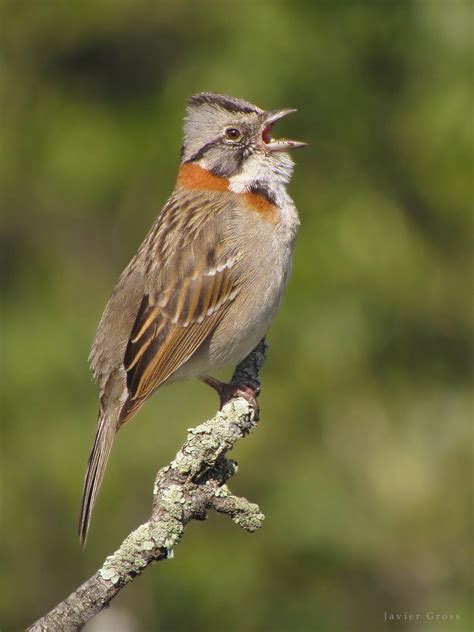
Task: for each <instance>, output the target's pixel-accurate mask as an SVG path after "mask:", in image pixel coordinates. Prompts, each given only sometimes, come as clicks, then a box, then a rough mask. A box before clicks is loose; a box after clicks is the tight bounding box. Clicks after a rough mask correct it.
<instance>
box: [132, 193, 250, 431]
mask: <svg viewBox="0 0 474 632" xmlns="http://www.w3.org/2000/svg"><path fill="white" fill-rule="evenodd" d="M200 197H202V199H199V198H200ZM183 198H184V199H183ZM209 200H210V201H209ZM230 204H231V199H230V198H228V197H227V196H222V195H219V196H213V195H212V194H211V195H210V194H209V193H208V192H207V193H206V194H204V195H203V194H202V193H197V192H193V195H192V197H189V199H186V196H183V195H181V196H179V199H178V200H177V201H175V202H174V203H173V199H172V200H171V202H170V204H169V205H168V206H167V207H165V209H164V211H163V213H162V216H161V217H160V221H159V223H158V224H157V227H156V228H155V230H154V229H152V231H151V232H150V234H149V236H148V238H147V240H146V241H145V243H144V245H143V252H144V253H146V262H145V261H144V263H146V265H147V270H146V275H147V283H146V290H145V294H144V296H143V298H142V301H141V304H140V307H139V310H138V314H137V316H136V319H135V323H134V325H133V328H132V331H131V334H130V337H129V340H128V344H127V347H126V351H125V356H124V362H123V366H124V369H125V371H126V376H127V389H128V398H127V401H126V402H125V404H124V406H123V408H122V413H121V415H120V423H124V422H125V421H126V420H127V419H129V418H130V417H131V415H132V414H134V413H135V412H136V410H138V408H139V407H140V406H141V405H142V404H143V402H144V401H145V400H146V399H147V398H148V397H149V396H150V395H151V393H152V392H153V391H154V390H155V389H156V388H158V387H159V386H160V385H161V384H163V382H165V381H166V380H167V379H168V378H170V377H171V376H172V375H173V374H174V373H175V372H176V371H177V370H178V369H179V367H181V366H182V365H183V364H184V363H185V362H186V361H187V360H188V359H189V358H190V357H191V356H192V355H193V354H194V353H195V352H196V351H197V349H198V348H199V346H200V345H201V344H202V343H203V342H204V340H205V339H206V338H207V337H208V336H209V335H210V334H211V333H212V331H213V330H214V329H215V327H216V326H217V324H218V323H219V321H220V320H221V318H222V317H223V315H224V314H225V313H226V311H227V309H228V308H229V306H230V304H231V303H232V301H233V300H234V299H235V297H236V296H237V294H238V292H239V286H240V283H239V274H238V268H239V266H238V255H237V253H236V252H235V250H233V249H232V247H231V246H230V244H229V243H228V239H227V237H226V233H227V230H228V226H227V224H228V221H226V219H227V220H228V217H229V213H231V208H230ZM139 255H140V253H139Z"/></svg>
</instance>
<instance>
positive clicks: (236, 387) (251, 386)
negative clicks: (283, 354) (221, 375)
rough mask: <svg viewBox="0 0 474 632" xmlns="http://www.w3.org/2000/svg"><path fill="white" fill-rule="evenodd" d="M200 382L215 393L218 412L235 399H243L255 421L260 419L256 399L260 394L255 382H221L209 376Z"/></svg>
mask: <svg viewBox="0 0 474 632" xmlns="http://www.w3.org/2000/svg"><path fill="white" fill-rule="evenodd" d="M201 380H202V381H203V382H204V383H205V384H207V385H208V386H210V387H211V388H213V389H214V390H215V391H217V393H218V395H219V400H220V410H222V407H223V406H224V405H225V404H227V403H228V402H230V400H231V399H234V398H235V397H243V398H244V399H246V400H247V401H248V403H249V404H250V406H252V408H253V409H254V411H255V419H256V420H257V421H258V419H259V418H260V407H259V405H258V401H257V397H258V396H259V394H260V386H259V385H258V384H257V383H256V382H251V381H244V380H239V381H237V382H229V383H226V382H221V381H220V380H216V379H215V378H214V377H211V376H210V375H206V376H204V377H202V378H201Z"/></svg>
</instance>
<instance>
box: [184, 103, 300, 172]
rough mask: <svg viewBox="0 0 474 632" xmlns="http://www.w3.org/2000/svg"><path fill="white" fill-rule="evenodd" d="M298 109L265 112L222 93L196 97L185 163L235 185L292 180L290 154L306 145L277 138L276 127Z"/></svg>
mask: <svg viewBox="0 0 474 632" xmlns="http://www.w3.org/2000/svg"><path fill="white" fill-rule="evenodd" d="M295 111H296V110H294V109H285V110H271V111H265V110H262V109H261V108H259V107H257V106H256V105H253V104H252V103H249V102H248V101H244V100H242V99H237V98H235V97H231V96H227V95H223V94H213V93H210V92H201V93H200V94H196V95H194V96H192V97H191V98H190V99H189V100H188V108H187V114H186V119H185V123H184V141H183V149H182V162H183V163H194V164H197V165H199V166H200V167H203V168H204V169H207V170H209V171H211V172H212V173H213V174H214V175H216V176H221V177H224V178H229V179H230V180H231V181H232V180H233V179H235V178H239V179H240V180H242V181H247V180H248V181H252V180H262V179H263V180H266V179H269V178H270V179H271V178H272V177H276V178H277V179H278V180H280V181H282V182H287V181H288V180H289V178H290V176H291V172H292V167H293V161H292V160H291V158H290V156H289V155H288V153H287V152H288V151H289V150H291V149H296V148H298V147H304V146H305V145H306V143H302V142H299V141H296V140H289V139H285V138H282V139H274V138H273V136H272V127H273V125H274V124H275V123H276V121H278V120H279V119H281V118H283V117H284V116H286V115H287V114H290V113H291V112H295Z"/></svg>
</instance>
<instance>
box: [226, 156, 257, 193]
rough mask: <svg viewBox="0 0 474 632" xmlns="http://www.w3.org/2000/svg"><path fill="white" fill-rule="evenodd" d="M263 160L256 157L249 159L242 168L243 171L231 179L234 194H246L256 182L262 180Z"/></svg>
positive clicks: (231, 188) (230, 183) (230, 186)
mask: <svg viewBox="0 0 474 632" xmlns="http://www.w3.org/2000/svg"><path fill="white" fill-rule="evenodd" d="M262 162H263V161H262V160H261V159H260V160H259V159H258V158H257V157H256V156H252V157H251V158H248V159H247V160H246V161H245V162H244V164H243V167H242V171H241V172H240V173H238V174H237V175H235V176H232V177H231V178H229V189H230V190H231V191H234V193H245V192H246V191H248V190H249V189H250V187H251V186H252V184H253V183H254V182H255V181H256V180H260V179H262V178H261V175H260V173H261V171H262Z"/></svg>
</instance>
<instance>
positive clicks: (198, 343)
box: [79, 92, 306, 543]
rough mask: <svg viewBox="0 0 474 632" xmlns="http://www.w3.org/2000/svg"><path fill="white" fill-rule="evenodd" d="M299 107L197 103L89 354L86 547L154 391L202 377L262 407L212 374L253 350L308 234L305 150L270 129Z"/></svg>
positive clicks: (221, 99)
mask: <svg viewBox="0 0 474 632" xmlns="http://www.w3.org/2000/svg"><path fill="white" fill-rule="evenodd" d="M294 111H295V110H292V109H286V110H273V111H265V110H262V109H260V108H259V107H257V106H255V105H253V104H252V103H249V102H247V101H244V100H242V99H237V98H234V97H230V96H226V95H221V94H212V93H208V92H203V93H201V94H197V95H195V96H193V97H191V98H190V99H189V100H188V107H187V114H186V118H185V122H184V142H183V147H182V153H181V163H180V166H179V172H178V178H177V182H176V187H175V189H174V191H173V193H172V194H171V197H170V198H169V199H168V201H167V202H166V204H165V205H164V207H163V209H162V211H161V213H160V215H159V216H158V218H157V220H156V221H155V223H154V224H153V226H152V227H151V230H150V232H149V233H148V235H147V237H146V238H145V241H144V242H143V244H142V245H141V247H140V248H139V250H138V252H137V254H136V255H135V256H134V257H133V259H132V260H131V261H130V263H129V264H128V266H127V267H126V268H125V270H124V271H123V273H122V275H121V277H120V279H119V281H118V283H117V285H116V286H115V289H114V291H113V292H112V296H111V297H110V300H109V302H108V303H107V306H106V308H105V311H104V313H103V315H102V319H101V321H100V324H99V327H98V329H97V333H96V337H95V340H94V343H93V345H92V350H91V353H90V358H89V360H90V364H91V369H92V371H93V374H94V377H95V379H96V381H97V382H98V385H99V388H100V408H99V418H98V423H97V430H96V435H95V439H94V444H93V447H92V451H91V454H90V457H89V461H88V466H87V472H86V476H85V481H84V491H83V497H82V506H81V517H80V525H79V535H80V539H81V541H82V542H83V543H85V540H86V537H87V532H88V529H89V523H90V518H91V513H92V510H93V507H94V504H95V501H96V498H97V493H98V490H99V486H100V484H101V482H102V478H103V475H104V471H105V467H106V464H107V460H108V457H109V454H110V449H111V447H112V442H113V439H114V436H115V433H116V432H117V430H118V429H119V428H120V427H121V426H122V425H123V424H124V423H125V422H126V421H128V420H129V419H131V418H132V417H133V415H134V414H135V413H136V412H137V410H138V409H139V408H140V407H141V406H142V405H143V404H144V403H145V401H146V400H147V399H148V398H149V397H150V395H151V394H152V393H153V392H154V391H156V389H157V388H159V387H160V386H162V385H163V384H165V383H169V382H172V381H175V380H182V379H186V378H191V377H197V378H200V379H201V380H203V381H204V382H206V383H208V384H209V385H210V386H212V387H214V388H216V390H218V391H219V393H220V395H221V405H222V403H223V402H224V401H225V400H226V399H228V398H229V397H230V396H231V395H233V394H235V393H236V392H239V393H240V392H241V393H243V394H244V395H245V396H248V397H249V398H250V399H251V400H252V401H253V402H254V401H255V400H254V398H252V392H251V388H249V387H247V386H246V385H243V384H237V385H235V384H232V385H230V386H229V385H225V384H222V383H221V382H218V381H217V380H215V379H214V378H211V377H210V376H208V375H207V373H208V371H210V370H212V369H218V368H220V367H223V366H226V365H230V364H236V363H238V362H239V361H240V360H242V359H243V358H244V357H245V356H246V355H247V354H248V353H250V351H251V350H252V349H253V348H254V347H255V345H256V344H257V343H258V342H259V340H260V339H261V338H262V337H263V336H264V335H265V333H266V331H267V329H268V327H269V325H270V323H271V321H272V320H273V318H274V316H275V314H276V312H277V310H278V307H279V305H280V301H281V297H282V293H283V290H284V288H285V286H286V283H287V280H288V275H289V273H290V268H291V259H292V253H293V244H294V239H295V235H296V232H297V229H298V226H299V220H298V214H297V211H296V208H295V206H294V204H293V201H292V200H291V198H290V197H289V195H288V193H287V192H286V185H287V184H288V182H289V180H290V177H291V174H292V170H293V162H292V160H291V158H290V156H289V155H288V153H286V152H287V150H289V149H295V148H297V147H303V146H304V145H305V144H306V143H301V142H298V141H294V140H287V139H280V140H275V139H274V138H273V137H272V127H273V124H274V123H275V122H276V121H278V120H279V119H281V118H282V117H284V116H286V115H287V114H290V113H291V112H294Z"/></svg>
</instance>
